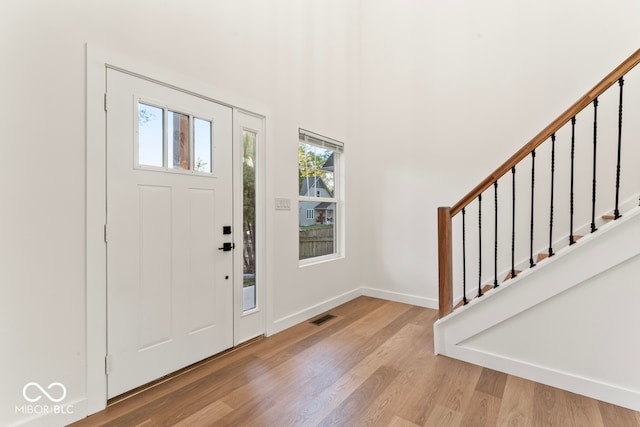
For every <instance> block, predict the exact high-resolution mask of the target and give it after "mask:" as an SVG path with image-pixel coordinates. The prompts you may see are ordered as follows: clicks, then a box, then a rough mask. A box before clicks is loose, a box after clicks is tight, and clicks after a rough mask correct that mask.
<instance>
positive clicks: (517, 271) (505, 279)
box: [503, 270, 522, 282]
mask: <svg viewBox="0 0 640 427" xmlns="http://www.w3.org/2000/svg"><path fill="white" fill-rule="evenodd" d="M515 272H516V276H517V275H518V274H520V273H522V270H516V271H515ZM511 277H513V276H511V271H509V273H508V274H507V277H505V278H504V280H503V282H506V281H507V280H509V279H511Z"/></svg>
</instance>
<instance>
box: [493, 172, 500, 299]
mask: <svg viewBox="0 0 640 427" xmlns="http://www.w3.org/2000/svg"><path fill="white" fill-rule="evenodd" d="M493 209H494V212H495V216H494V244H493V274H494V275H493V287H494V288H497V287H498V286H500V285H498V181H495V182H494V183H493Z"/></svg>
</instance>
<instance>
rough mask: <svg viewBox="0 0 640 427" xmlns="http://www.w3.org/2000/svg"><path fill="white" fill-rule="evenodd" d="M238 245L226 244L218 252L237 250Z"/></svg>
mask: <svg viewBox="0 0 640 427" xmlns="http://www.w3.org/2000/svg"><path fill="white" fill-rule="evenodd" d="M235 247H236V244H235V243H231V242H224V243H223V244H222V247H221V248H218V250H221V251H223V252H229V251H230V250H232V249H235Z"/></svg>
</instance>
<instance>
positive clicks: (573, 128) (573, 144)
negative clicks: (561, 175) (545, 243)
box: [569, 116, 576, 246]
mask: <svg viewBox="0 0 640 427" xmlns="http://www.w3.org/2000/svg"><path fill="white" fill-rule="evenodd" d="M575 155H576V117H575V116H573V117H572V118H571V186H570V188H571V189H570V190H569V191H570V196H569V246H571V245H573V244H574V243H575V242H576V241H575V239H574V238H573V171H574V161H575Z"/></svg>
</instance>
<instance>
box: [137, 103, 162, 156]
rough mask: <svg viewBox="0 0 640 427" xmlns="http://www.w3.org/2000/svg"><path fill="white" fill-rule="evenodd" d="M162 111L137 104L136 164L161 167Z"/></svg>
mask: <svg viewBox="0 0 640 427" xmlns="http://www.w3.org/2000/svg"><path fill="white" fill-rule="evenodd" d="M162 135H163V115H162V109H161V108H158V107H153V106H151V105H146V104H142V103H138V164H140V165H149V166H160V167H162V155H163V139H162Z"/></svg>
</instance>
